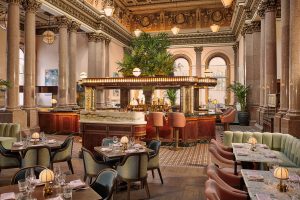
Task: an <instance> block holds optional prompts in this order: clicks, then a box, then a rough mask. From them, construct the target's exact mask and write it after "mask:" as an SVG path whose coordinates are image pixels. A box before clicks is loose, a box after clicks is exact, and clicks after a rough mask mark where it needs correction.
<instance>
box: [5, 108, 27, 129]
mask: <svg viewBox="0 0 300 200" xmlns="http://www.w3.org/2000/svg"><path fill="white" fill-rule="evenodd" d="M0 119H1V120H0V122H3V123H17V124H20V126H21V131H23V130H27V113H26V112H25V111H24V110H20V109H19V110H12V111H4V112H0Z"/></svg>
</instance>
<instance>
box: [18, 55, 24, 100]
mask: <svg viewBox="0 0 300 200" xmlns="http://www.w3.org/2000/svg"><path fill="white" fill-rule="evenodd" d="M19 85H24V52H23V51H22V49H19ZM23 95H24V93H19V104H20V106H23V105H24V100H23Z"/></svg>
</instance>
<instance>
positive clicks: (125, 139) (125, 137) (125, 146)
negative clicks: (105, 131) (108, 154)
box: [120, 136, 129, 151]
mask: <svg viewBox="0 0 300 200" xmlns="http://www.w3.org/2000/svg"><path fill="white" fill-rule="evenodd" d="M128 141H129V140H128V137H127V136H123V137H122V138H121V140H120V142H121V144H122V146H123V151H125V150H126V149H127V144H128Z"/></svg>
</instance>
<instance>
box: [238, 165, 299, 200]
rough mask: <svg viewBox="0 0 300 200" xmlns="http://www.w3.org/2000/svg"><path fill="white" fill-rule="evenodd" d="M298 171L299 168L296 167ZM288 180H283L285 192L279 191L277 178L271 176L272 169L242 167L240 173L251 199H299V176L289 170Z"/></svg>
mask: <svg viewBox="0 0 300 200" xmlns="http://www.w3.org/2000/svg"><path fill="white" fill-rule="evenodd" d="M298 171H300V169H298ZM289 172H290V174H289V175H290V177H293V178H290V180H287V181H283V183H284V184H287V186H288V191H287V192H279V191H278V190H277V188H276V187H277V184H278V183H279V180H278V179H276V178H275V177H274V176H273V171H261V170H248V169H242V170H241V173H242V176H243V179H244V182H245V185H246V187H247V190H248V193H249V196H250V198H251V199H252V200H262V199H263V200H296V199H300V177H299V176H298V175H297V174H296V173H295V171H292V170H289ZM293 180H295V181H293Z"/></svg>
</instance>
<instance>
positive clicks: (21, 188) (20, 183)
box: [18, 179, 27, 193]
mask: <svg viewBox="0 0 300 200" xmlns="http://www.w3.org/2000/svg"><path fill="white" fill-rule="evenodd" d="M18 187H19V192H22V193H23V192H25V191H26V187H27V182H26V181H25V179H21V180H18Z"/></svg>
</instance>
